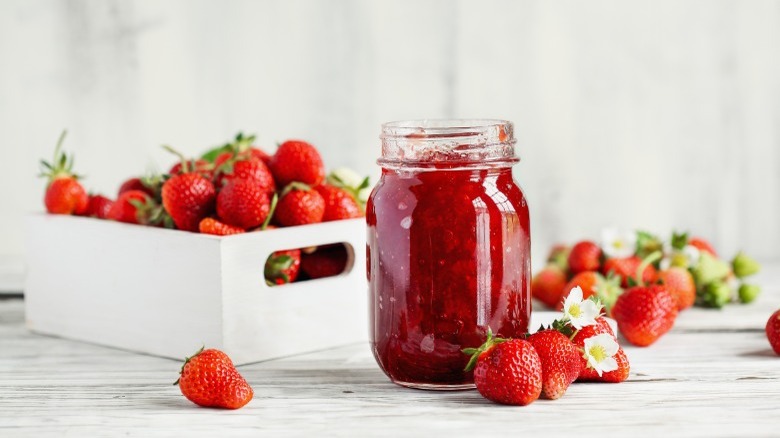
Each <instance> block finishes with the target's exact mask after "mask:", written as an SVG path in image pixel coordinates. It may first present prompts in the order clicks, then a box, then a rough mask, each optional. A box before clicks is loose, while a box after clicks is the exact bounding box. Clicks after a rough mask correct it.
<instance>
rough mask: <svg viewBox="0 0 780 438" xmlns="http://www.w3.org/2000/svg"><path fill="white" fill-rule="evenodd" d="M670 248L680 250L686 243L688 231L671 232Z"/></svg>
mask: <svg viewBox="0 0 780 438" xmlns="http://www.w3.org/2000/svg"><path fill="white" fill-rule="evenodd" d="M671 244H672V248H674V249H676V250H677V251H682V250H683V249H685V247H686V246H687V245H688V233H677V232H673V233H672V241H671Z"/></svg>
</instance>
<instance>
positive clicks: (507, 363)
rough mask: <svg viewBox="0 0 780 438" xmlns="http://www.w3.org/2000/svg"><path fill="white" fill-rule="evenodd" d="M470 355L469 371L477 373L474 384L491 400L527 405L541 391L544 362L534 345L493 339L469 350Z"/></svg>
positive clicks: (467, 352)
mask: <svg viewBox="0 0 780 438" xmlns="http://www.w3.org/2000/svg"><path fill="white" fill-rule="evenodd" d="M463 352H464V353H465V354H468V355H470V356H471V360H470V361H469V363H468V365H467V366H466V371H472V370H473V371H474V385H475V386H476V387H477V391H479V393H480V394H481V395H482V396H483V397H485V398H486V399H488V400H491V401H494V402H496V403H501V404H506V405H520V406H525V405H528V404H530V403H533V402H534V401H535V400H537V399H538V398H539V395H540V394H541V392H542V386H543V385H542V382H543V380H542V362H541V359H540V358H539V354H538V353H537V352H536V349H535V348H534V346H533V344H531V343H530V342H528V341H526V340H523V339H503V338H494V337H493V333H492V332H491V331H490V329H488V334H487V340H486V341H485V343H484V344H482V346H480V347H479V348H466V349H464V350H463Z"/></svg>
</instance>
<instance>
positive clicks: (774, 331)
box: [766, 310, 780, 356]
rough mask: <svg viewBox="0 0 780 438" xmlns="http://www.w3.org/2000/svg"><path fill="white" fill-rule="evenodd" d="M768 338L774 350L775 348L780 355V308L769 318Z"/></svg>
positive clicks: (767, 324)
mask: <svg viewBox="0 0 780 438" xmlns="http://www.w3.org/2000/svg"><path fill="white" fill-rule="evenodd" d="M766 338H767V339H768V340H769V345H771V346H772V350H775V354H777V355H779V356H780V310H778V311H776V312H775V313H773V314H772V316H770V317H769V320H767V322H766Z"/></svg>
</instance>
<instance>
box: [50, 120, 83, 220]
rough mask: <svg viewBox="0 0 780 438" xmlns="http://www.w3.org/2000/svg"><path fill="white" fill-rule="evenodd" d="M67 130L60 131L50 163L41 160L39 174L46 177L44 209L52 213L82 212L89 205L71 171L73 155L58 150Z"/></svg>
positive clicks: (77, 177)
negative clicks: (69, 155)
mask: <svg viewBox="0 0 780 438" xmlns="http://www.w3.org/2000/svg"><path fill="white" fill-rule="evenodd" d="M66 133H67V131H62V134H60V139H59V140H58V141H57V147H56V148H55V149H54V159H53V160H52V162H51V163H49V162H47V161H44V160H41V174H40V176H42V177H45V178H46V179H48V181H49V183H48V185H47V186H46V195H45V196H44V199H43V202H44V204H45V205H46V211H48V212H49V213H52V214H78V215H81V214H84V213H85V212H86V211H87V208H88V207H89V195H87V191H86V190H84V187H83V186H82V185H81V183H80V182H78V179H79V176H78V175H76V174H74V173H73V170H72V169H73V157H72V156H71V157H68V156H67V155H66V154H65V153H64V152H60V149H61V148H62V142H63V141H64V140H65V134H66Z"/></svg>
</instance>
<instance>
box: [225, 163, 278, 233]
mask: <svg viewBox="0 0 780 438" xmlns="http://www.w3.org/2000/svg"><path fill="white" fill-rule="evenodd" d="M261 164H262V163H261ZM270 214H271V199H270V198H269V197H268V192H267V189H266V188H264V187H262V186H260V185H258V184H257V182H256V181H254V180H249V179H235V180H229V182H228V183H227V184H226V185H225V186H224V187H223V188H222V190H220V191H219V194H218V195H217V215H218V216H219V218H220V219H221V220H222V221H223V222H225V223H226V224H229V225H233V226H235V227H240V228H243V229H245V230H250V229H252V228H257V227H259V226H261V225H262V224H263V223H264V222H265V221H266V219H267V218H268V217H269V215H270Z"/></svg>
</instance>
